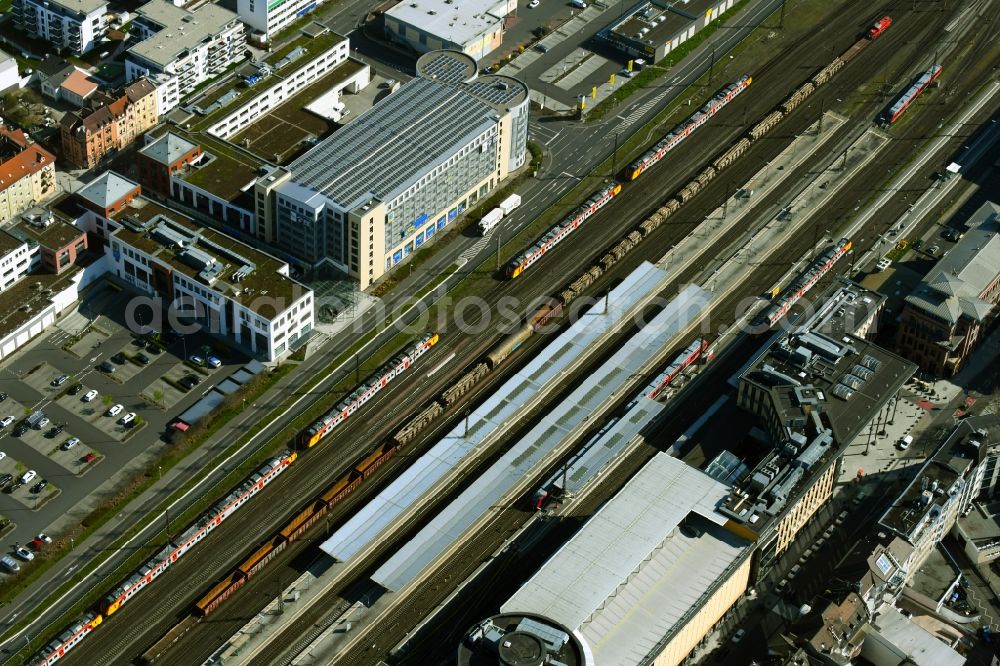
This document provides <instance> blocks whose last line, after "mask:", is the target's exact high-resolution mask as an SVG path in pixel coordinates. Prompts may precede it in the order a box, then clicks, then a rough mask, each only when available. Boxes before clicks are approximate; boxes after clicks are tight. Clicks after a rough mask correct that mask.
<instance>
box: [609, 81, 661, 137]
mask: <svg viewBox="0 0 1000 666" xmlns="http://www.w3.org/2000/svg"><path fill="white" fill-rule="evenodd" d="M666 95H667V91H665V90H664V91H663V92H661V93H660V94H659V95H657V96H656V97H654V98H652V99H650V100H648V101H646V102H644V103H643V104H642V105H641V106H639V107H638V108H636V110H635V111H633V112H632V113H630V114H628V115H627V116H625V117H624V118H622V122H621V124H620V125H619V126H618V131H619V132H621V131H624V130H627V129H628V128H629V127H631V126H632V125H634V124H635V123H637V122H639V120H640V119H641V118H642V117H643V116H644V115H646V114H647V113H649V110H650V109H652V108H653V107H654V106H656V105H657V104H659V103H660V102H661V101H662V100H663V98H664V97H666ZM619 117H620V116H619Z"/></svg>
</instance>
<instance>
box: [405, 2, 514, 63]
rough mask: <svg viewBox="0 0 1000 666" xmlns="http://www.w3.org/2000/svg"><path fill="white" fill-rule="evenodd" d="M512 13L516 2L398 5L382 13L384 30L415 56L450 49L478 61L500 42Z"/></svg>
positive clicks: (416, 3)
mask: <svg viewBox="0 0 1000 666" xmlns="http://www.w3.org/2000/svg"><path fill="white" fill-rule="evenodd" d="M516 13H517V0H491V1H489V2H483V1H482V0H415V1H414V2H400V3H399V4H397V5H396V6H395V7H393V8H392V9H390V10H389V11H387V12H386V13H385V31H386V34H387V35H388V36H389V37H390V38H391V39H396V40H398V41H401V42H403V43H404V44H407V45H408V46H410V47H411V48H413V49H414V50H415V51H417V52H418V53H427V52H428V51H436V50H439V49H454V50H456V51H461V52H463V53H465V54H466V55H470V56H472V57H473V58H475V59H476V60H481V59H482V58H484V57H486V56H487V55H488V54H489V53H490V52H492V51H493V50H495V49H497V48H499V47H500V45H501V44H502V43H503V33H504V29H505V28H506V25H507V19H508V17H511V16H514V15H515V14H516Z"/></svg>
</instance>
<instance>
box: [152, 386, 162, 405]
mask: <svg viewBox="0 0 1000 666" xmlns="http://www.w3.org/2000/svg"><path fill="white" fill-rule="evenodd" d="M153 402H163V391H161V390H160V389H156V390H155V391H153Z"/></svg>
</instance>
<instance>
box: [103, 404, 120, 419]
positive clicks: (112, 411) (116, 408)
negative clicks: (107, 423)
mask: <svg viewBox="0 0 1000 666" xmlns="http://www.w3.org/2000/svg"><path fill="white" fill-rule="evenodd" d="M124 409H125V405H121V404H118V405H112V406H111V407H108V411H106V412H104V413H105V414H106V415H108V416H118V415H119V414H121V413H122V411H123V410H124Z"/></svg>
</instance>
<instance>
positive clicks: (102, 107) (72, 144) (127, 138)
mask: <svg viewBox="0 0 1000 666" xmlns="http://www.w3.org/2000/svg"><path fill="white" fill-rule="evenodd" d="M158 121H159V113H158V112H157V103H156V88H154V87H153V84H152V83H150V82H149V80H147V79H140V80H138V81H135V82H133V83H130V84H128V85H127V86H125V87H124V88H123V89H122V91H121V92H120V93H118V94H115V95H108V94H103V93H98V94H96V95H94V96H93V97H92V98H91V99H90V105H89V106H88V108H86V109H83V110H81V111H79V112H77V113H67V114H66V115H64V116H63V117H62V119H61V120H60V131H61V139H62V148H63V155H64V156H65V157H66V159H67V160H69V161H70V162H72V163H74V164H77V165H79V166H81V167H86V168H93V167H95V166H97V165H98V163H100V161H101V160H102V159H103V158H104V157H105V156H106V155H108V154H110V153H112V152H114V151H117V150H121V149H122V148H124V147H125V146H127V145H129V144H130V143H132V142H133V141H135V140H136V139H137V138H138V137H139V136H141V135H142V134H144V133H145V132H146V131H148V130H149V129H151V128H152V127H153V126H154V125H156V123H157V122H158Z"/></svg>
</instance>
